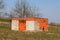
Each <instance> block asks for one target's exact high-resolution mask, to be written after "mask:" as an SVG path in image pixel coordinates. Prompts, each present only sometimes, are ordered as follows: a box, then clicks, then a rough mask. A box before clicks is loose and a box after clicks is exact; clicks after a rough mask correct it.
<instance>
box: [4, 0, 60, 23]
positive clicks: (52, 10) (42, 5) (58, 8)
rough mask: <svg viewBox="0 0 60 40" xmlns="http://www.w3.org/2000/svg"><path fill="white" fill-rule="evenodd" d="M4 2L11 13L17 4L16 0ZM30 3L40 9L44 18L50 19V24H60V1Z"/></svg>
mask: <svg viewBox="0 0 60 40" xmlns="http://www.w3.org/2000/svg"><path fill="white" fill-rule="evenodd" d="M4 1H5V4H6V8H7V9H6V10H7V11H10V10H11V8H12V7H13V6H14V5H15V2H16V0H4ZM28 3H30V5H31V6H32V7H33V6H34V7H37V8H39V9H40V12H41V13H42V16H43V17H46V18H48V19H49V22H56V23H60V0H28Z"/></svg>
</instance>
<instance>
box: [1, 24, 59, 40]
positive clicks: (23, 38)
mask: <svg viewBox="0 0 60 40" xmlns="http://www.w3.org/2000/svg"><path fill="white" fill-rule="evenodd" d="M0 40H60V27H59V26H49V30H48V31H43V32H41V31H40V32H24V31H12V30H11V26H10V24H5V23H2V24H0Z"/></svg>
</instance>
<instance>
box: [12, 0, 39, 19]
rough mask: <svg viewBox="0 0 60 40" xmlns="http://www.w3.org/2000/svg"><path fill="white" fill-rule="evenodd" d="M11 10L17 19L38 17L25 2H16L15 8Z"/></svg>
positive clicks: (22, 0)
mask: <svg viewBox="0 0 60 40" xmlns="http://www.w3.org/2000/svg"><path fill="white" fill-rule="evenodd" d="M13 10H14V12H13V15H14V16H15V17H19V18H27V17H36V16H39V14H38V13H37V12H35V11H33V10H32V8H31V7H30V5H29V4H28V3H27V1H26V0H21V1H19V0H17V2H16V5H15V8H14V9H13ZM35 13H36V14H35ZM13 15H12V16H13Z"/></svg>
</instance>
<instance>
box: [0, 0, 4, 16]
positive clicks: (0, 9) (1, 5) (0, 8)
mask: <svg viewBox="0 0 60 40" xmlns="http://www.w3.org/2000/svg"><path fill="white" fill-rule="evenodd" d="M4 7H5V5H4V2H3V0H0V16H2V14H3V13H4V11H3V10H4Z"/></svg>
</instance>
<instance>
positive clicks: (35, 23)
mask: <svg viewBox="0 0 60 40" xmlns="http://www.w3.org/2000/svg"><path fill="white" fill-rule="evenodd" d="M11 29H12V30H23V31H42V30H46V31H47V30H48V18H24V20H23V19H22V18H12V23H11Z"/></svg>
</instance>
